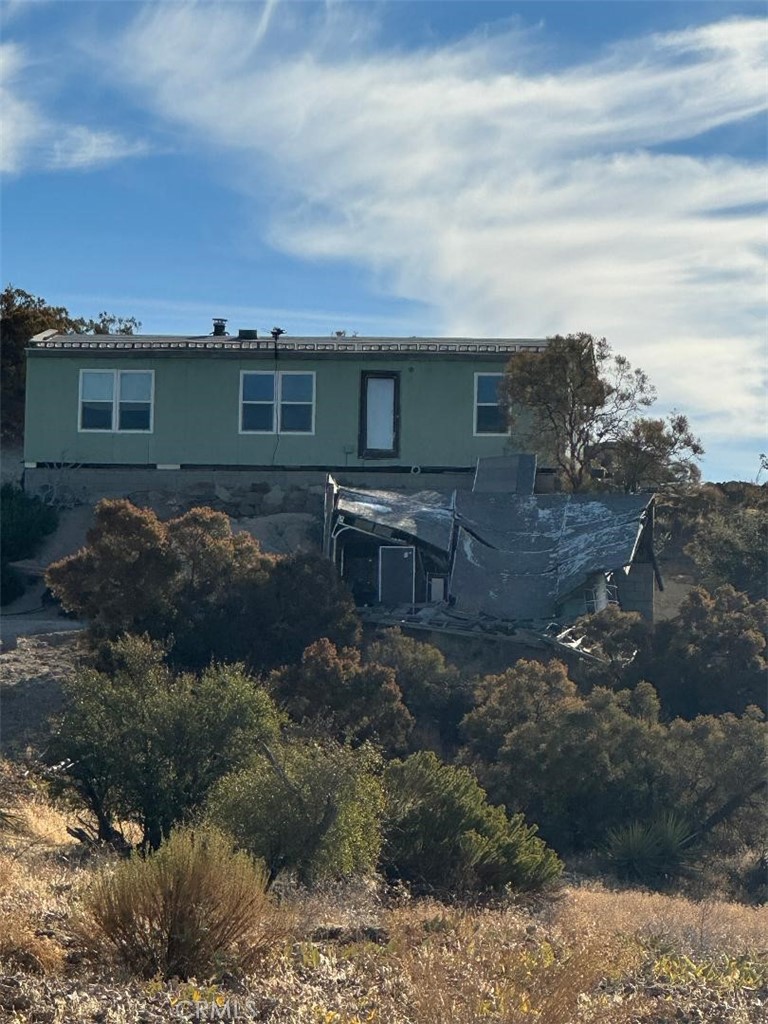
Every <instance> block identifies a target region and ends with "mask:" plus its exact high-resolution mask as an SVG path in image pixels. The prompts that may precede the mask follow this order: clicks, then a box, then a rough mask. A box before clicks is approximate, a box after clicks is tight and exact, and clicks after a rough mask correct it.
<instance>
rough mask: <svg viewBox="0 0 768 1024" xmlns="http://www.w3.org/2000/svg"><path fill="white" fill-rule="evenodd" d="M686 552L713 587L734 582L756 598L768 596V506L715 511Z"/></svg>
mask: <svg viewBox="0 0 768 1024" xmlns="http://www.w3.org/2000/svg"><path fill="white" fill-rule="evenodd" d="M685 551H686V554H688V555H690V557H691V558H692V559H693V560H694V562H695V563H696V567H697V569H698V570H699V572H700V574H701V580H702V582H703V583H704V585H705V586H706V587H708V588H709V589H714V588H716V587H722V586H725V585H726V584H730V585H731V586H733V587H735V589H736V590H741V591H743V592H744V593H746V594H748V595H749V597H750V599H751V600H752V601H759V600H761V599H762V598H765V597H768V555H767V553H768V507H763V508H749V507H747V508H739V507H736V508H730V509H728V510H723V511H718V512H713V513H711V514H710V515H708V516H706V517H704V518H703V519H702V521H700V522H699V524H698V525H697V527H696V530H695V532H694V534H693V538H692V540H691V541H690V543H689V544H688V545H687V547H686V548H685Z"/></svg>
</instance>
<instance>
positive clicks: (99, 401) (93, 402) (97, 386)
mask: <svg viewBox="0 0 768 1024" xmlns="http://www.w3.org/2000/svg"><path fill="white" fill-rule="evenodd" d="M114 388H115V375H114V372H113V371H112V370H109V371H106V372H105V371H103V370H83V372H82V374H81V377H80V394H81V402H80V429H81V430H111V429H112V413H113V398H114Z"/></svg>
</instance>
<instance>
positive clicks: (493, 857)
mask: <svg viewBox="0 0 768 1024" xmlns="http://www.w3.org/2000/svg"><path fill="white" fill-rule="evenodd" d="M384 783H385V790H386V794H387V812H386V819H385V844H384V851H383V865H384V870H385V871H386V873H387V874H388V875H389V876H390V877H394V878H401V879H403V880H405V881H407V882H411V883H414V884H416V885H417V886H422V887H427V888H430V889H438V890H447V891H452V892H454V893H467V892H473V891H482V890H485V889H496V890H499V889H503V888H505V887H506V886H509V887H511V888H513V889H539V888H541V887H542V886H544V885H545V884H546V883H547V882H550V881H552V880H553V879H554V878H556V877H557V876H558V875H559V873H560V871H561V870H562V865H561V863H560V861H559V860H558V858H557V856H556V855H555V854H554V853H553V852H552V850H550V849H548V848H547V846H546V845H545V843H544V842H543V841H542V840H541V839H539V838H538V837H537V836H536V827H535V826H533V827H529V826H527V825H526V824H525V822H524V820H523V817H522V815H515V816H514V817H512V818H508V817H507V815H506V813H505V811H504V809H503V807H492V806H491V805H490V804H489V803H488V800H487V797H486V794H485V792H484V790H482V789H481V788H480V786H479V785H478V783H477V782H476V780H475V778H474V776H473V775H472V773H471V772H470V771H469V770H468V769H467V768H455V767H452V766H451V765H445V764H441V762H440V761H439V760H438V758H437V757H436V756H435V755H434V754H433V753H431V752H427V751H424V752H422V753H419V754H413V755H412V756H411V757H409V758H407V759H406V760H405V761H394V762H392V763H391V764H389V765H388V766H387V768H386V771H385V773H384Z"/></svg>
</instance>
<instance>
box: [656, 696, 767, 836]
mask: <svg viewBox="0 0 768 1024" xmlns="http://www.w3.org/2000/svg"><path fill="white" fill-rule="evenodd" d="M663 770H664V780H665V781H664V790H665V792H666V794H667V796H666V806H667V807H668V808H670V809H676V810H677V813H679V814H680V815H681V816H683V817H684V819H685V820H686V821H687V822H688V823H689V825H690V826H691V828H692V831H693V832H695V834H696V841H697V844H698V845H699V846H702V847H704V848H709V849H713V850H715V851H718V852H721V853H732V852H734V851H739V852H742V851H744V850H745V849H750V848H751V849H755V848H759V847H760V846H762V849H765V848H766V844H767V843H768V820H766V816H765V797H766V792H767V791H768V728H766V722H765V715H764V714H763V713H762V712H761V711H760V710H759V709H758V708H756V707H750V708H747V710H746V711H745V712H744V714H743V715H741V716H737V715H733V714H725V715H717V716H716V715H700V716H699V717H697V718H694V719H693V720H692V721H685V720H684V719H681V718H678V719H675V720H674V721H673V722H670V724H669V727H668V729H667V730H666V741H665V747H664V763H663Z"/></svg>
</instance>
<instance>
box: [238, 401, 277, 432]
mask: <svg viewBox="0 0 768 1024" xmlns="http://www.w3.org/2000/svg"><path fill="white" fill-rule="evenodd" d="M274 418H275V407H274V405H273V403H272V402H256V403H247V402H244V403H243V415H242V420H241V430H260V431H267V432H268V433H272V431H273V430H274V429H275V427H274Z"/></svg>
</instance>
